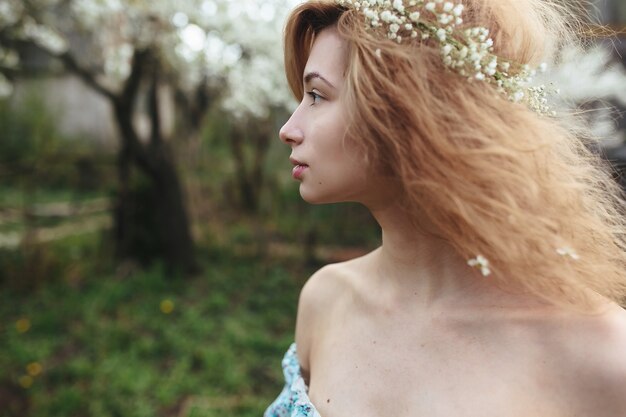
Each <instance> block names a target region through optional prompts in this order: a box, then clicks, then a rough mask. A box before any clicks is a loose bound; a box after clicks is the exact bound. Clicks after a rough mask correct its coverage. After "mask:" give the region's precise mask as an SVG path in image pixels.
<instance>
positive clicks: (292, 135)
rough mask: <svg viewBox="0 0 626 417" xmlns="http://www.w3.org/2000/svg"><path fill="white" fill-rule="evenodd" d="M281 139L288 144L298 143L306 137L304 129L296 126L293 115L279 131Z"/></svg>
mask: <svg viewBox="0 0 626 417" xmlns="http://www.w3.org/2000/svg"><path fill="white" fill-rule="evenodd" d="M278 136H279V137H280V140H281V141H282V142H283V143H285V144H287V145H291V146H293V145H297V144H299V143H300V142H302V139H304V133H303V132H302V129H300V128H299V127H297V126H296V124H295V121H294V117H293V115H292V116H291V118H290V119H289V120H287V123H285V124H284V125H283V127H281V128H280V131H279V132H278Z"/></svg>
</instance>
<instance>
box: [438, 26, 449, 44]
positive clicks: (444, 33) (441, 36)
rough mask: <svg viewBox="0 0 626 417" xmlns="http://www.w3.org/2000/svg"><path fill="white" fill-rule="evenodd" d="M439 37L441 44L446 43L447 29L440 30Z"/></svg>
mask: <svg viewBox="0 0 626 417" xmlns="http://www.w3.org/2000/svg"><path fill="white" fill-rule="evenodd" d="M437 37H438V38H439V40H440V41H441V42H443V41H445V40H446V37H447V35H446V31H445V29H438V30H437Z"/></svg>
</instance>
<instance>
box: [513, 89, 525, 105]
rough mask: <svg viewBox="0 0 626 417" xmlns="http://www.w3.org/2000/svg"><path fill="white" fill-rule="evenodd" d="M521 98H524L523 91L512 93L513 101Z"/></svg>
mask: <svg viewBox="0 0 626 417" xmlns="http://www.w3.org/2000/svg"><path fill="white" fill-rule="evenodd" d="M523 98H524V92H523V91H516V92H515V93H514V94H513V101H514V102H516V103H517V102H519V101H522V99H523Z"/></svg>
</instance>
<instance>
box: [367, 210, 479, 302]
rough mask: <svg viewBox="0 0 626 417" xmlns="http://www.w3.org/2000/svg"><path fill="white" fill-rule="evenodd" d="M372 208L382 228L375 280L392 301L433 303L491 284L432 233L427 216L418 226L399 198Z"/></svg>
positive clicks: (373, 268)
mask: <svg viewBox="0 0 626 417" xmlns="http://www.w3.org/2000/svg"><path fill="white" fill-rule="evenodd" d="M371 212H372V215H373V216H374V218H375V219H376V221H377V222H378V224H379V225H380V227H381V229H382V246H381V248H380V249H379V250H378V251H376V252H375V254H374V256H373V257H372V258H371V262H372V265H371V268H372V270H373V271H375V274H374V275H375V276H374V282H373V283H372V284H373V285H374V286H375V288H376V291H379V294H380V295H381V296H382V297H383V299H387V300H388V302H389V304H390V305H398V303H401V302H402V301H404V300H406V301H410V302H411V303H412V304H415V301H416V299H417V301H419V304H420V305H423V306H429V305H431V304H434V303H437V302H441V301H445V300H447V301H452V300H453V299H456V298H457V297H458V296H462V297H463V298H466V297H468V296H471V295H472V294H475V295H477V294H479V292H477V291H476V290H479V289H480V287H485V286H491V285H490V284H489V283H488V281H487V280H486V279H485V278H484V277H482V275H480V274H478V273H477V272H476V271H473V270H472V269H471V268H470V267H469V266H468V265H467V260H465V259H463V258H462V257H461V256H460V255H459V254H458V253H457V252H456V251H455V250H454V249H453V248H452V247H451V246H450V245H449V244H448V243H447V242H445V241H444V240H443V239H441V238H439V237H437V236H436V235H435V234H434V233H431V232H430V230H433V228H432V227H431V226H430V225H429V224H427V223H426V221H423V222H421V223H422V225H423V227H420V228H418V227H416V226H415V225H414V224H413V222H412V221H411V219H410V218H409V216H408V215H407V213H406V211H405V210H403V209H402V208H401V207H400V206H399V205H397V204H394V205H388V206H384V207H381V208H377V209H371ZM424 220H425V219H424ZM422 225H421V226H422Z"/></svg>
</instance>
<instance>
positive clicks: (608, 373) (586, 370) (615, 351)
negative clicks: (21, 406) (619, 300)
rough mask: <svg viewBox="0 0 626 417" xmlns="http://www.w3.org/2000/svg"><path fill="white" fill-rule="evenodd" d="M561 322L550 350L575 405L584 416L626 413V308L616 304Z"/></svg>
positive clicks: (573, 316)
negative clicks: (600, 310) (602, 310)
mask: <svg viewBox="0 0 626 417" xmlns="http://www.w3.org/2000/svg"><path fill="white" fill-rule="evenodd" d="M558 322H560V326H559V328H558V329H557V328H556V326H555V328H553V333H552V335H551V337H550V338H551V339H552V341H553V342H556V343H552V344H551V348H550V350H551V351H550V352H548V353H550V354H551V355H552V356H553V357H554V359H555V360H553V361H551V362H552V363H553V364H554V367H553V369H552V370H553V372H556V374H557V375H559V376H560V379H561V381H562V383H563V385H564V386H565V387H566V388H567V392H569V393H571V396H572V398H571V404H572V405H574V404H575V405H576V407H575V408H576V409H577V410H580V412H581V413H582V414H581V415H593V416H597V417H603V416H607V417H608V416H618V415H619V416H626V395H624V393H625V392H626V391H625V390H626V310H624V309H623V308H621V307H619V306H617V305H612V306H611V307H610V308H608V309H607V310H606V311H604V312H603V313H601V314H595V315H588V316H581V315H572V316H567V317H566V318H564V319H562V320H558ZM555 324H556V323H553V325H555ZM556 325H557V326H558V324H556Z"/></svg>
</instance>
